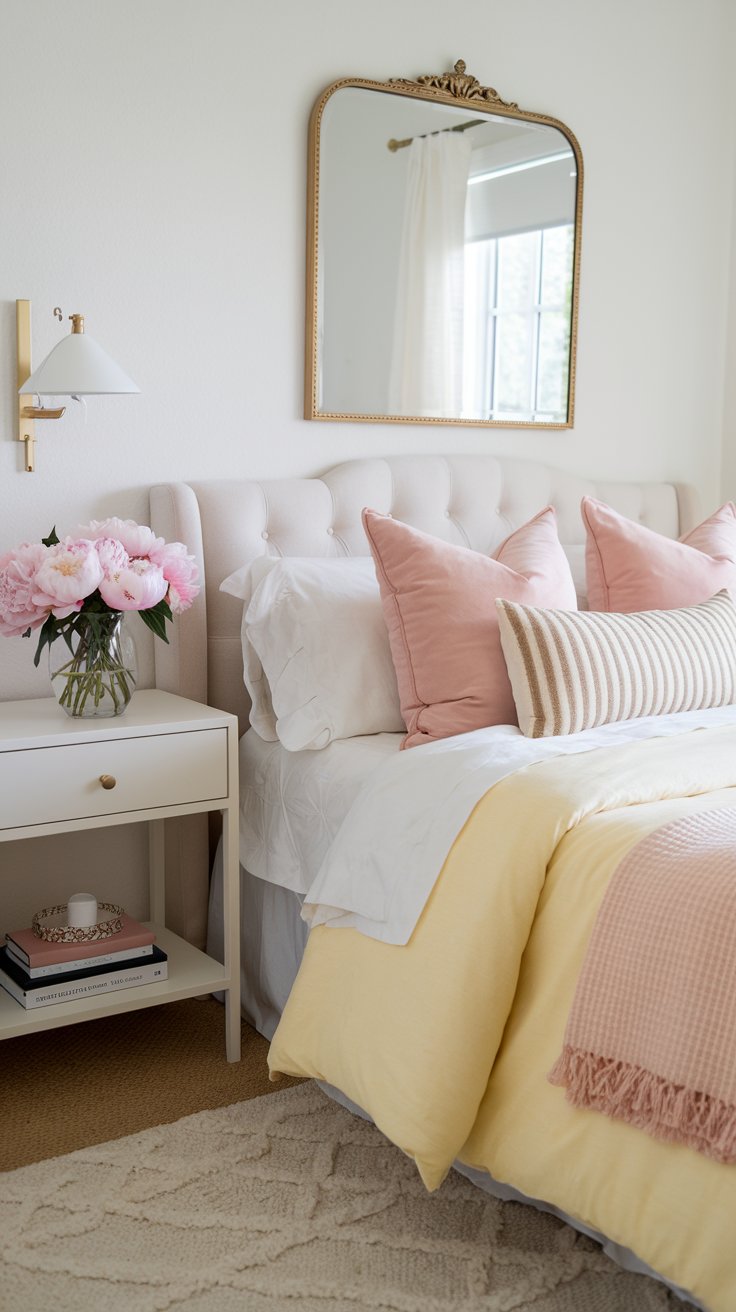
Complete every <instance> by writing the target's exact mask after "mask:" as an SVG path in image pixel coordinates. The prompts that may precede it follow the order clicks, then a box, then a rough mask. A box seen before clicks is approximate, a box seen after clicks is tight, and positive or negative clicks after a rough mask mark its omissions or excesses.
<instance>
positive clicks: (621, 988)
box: [548, 808, 736, 1162]
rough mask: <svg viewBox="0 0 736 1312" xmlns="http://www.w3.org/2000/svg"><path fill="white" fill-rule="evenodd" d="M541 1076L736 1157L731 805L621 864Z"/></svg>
mask: <svg viewBox="0 0 736 1312" xmlns="http://www.w3.org/2000/svg"><path fill="white" fill-rule="evenodd" d="M548 1078H549V1080H550V1081H551V1083H552V1084H559V1085H564V1086H565V1088H566V1097H567V1098H568V1100H569V1101H570V1102H571V1103H573V1104H574V1105H575V1106H576V1107H587V1108H590V1109H593V1110H595V1111H601V1112H605V1113H606V1114H607V1115H608V1116H613V1117H617V1118H619V1119H621V1120H625V1121H628V1122H629V1124H631V1125H636V1126H638V1127H639V1128H640V1129H642V1130H646V1131H647V1132H648V1133H649V1134H651V1135H653V1136H654V1137H655V1138H658V1139H666V1140H671V1141H674V1142H677V1143H683V1144H688V1145H689V1146H690V1147H691V1148H696V1149H697V1150H698V1151H699V1152H702V1153H705V1154H707V1156H709V1157H714V1158H716V1160H718V1161H720V1162H736V808H734V809H730V808H724V809H719V810H716V811H703V812H700V813H699V814H697V815H692V816H686V817H685V818H684V819H681V820H676V821H674V822H673V823H672V824H668V825H664V826H662V828H661V829H657V830H655V832H654V833H652V834H650V835H649V836H648V837H647V838H645V839H642V841H641V842H640V843H637V844H636V846H635V847H634V848H632V850H631V851H630V852H629V853H628V855H627V856H626V857H625V858H624V860H623V861H622V862H621V864H620V866H619V867H618V870H617V871H616V873H615V874H614V876H613V878H612V880H611V883H610V885H609V888H608V890H607V892H606V896H605V898H604V899H603V903H602V905H601V908H600V911H599V913H598V919H597V920H596V923H595V927H594V930H593V934H592V936H591V941H590V944H589V946H588V951H587V955H586V958H585V961H584V963H583V968H582V971H581V973H580V978H579V980H578V984H577V990H576V993H575V998H574V1001H573V1005H572V1010H571V1012H570V1017H569V1019H568V1023H567V1029H566V1031H565V1040H564V1046H563V1049H562V1053H561V1055H560V1057H559V1059H558V1061H557V1062H556V1063H555V1065H554V1067H553V1068H552V1070H551V1071H550V1073H549V1076H548Z"/></svg>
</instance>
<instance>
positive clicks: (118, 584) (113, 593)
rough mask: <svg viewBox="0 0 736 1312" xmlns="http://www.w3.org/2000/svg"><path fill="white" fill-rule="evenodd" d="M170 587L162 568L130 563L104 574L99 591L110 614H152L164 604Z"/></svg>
mask: <svg viewBox="0 0 736 1312" xmlns="http://www.w3.org/2000/svg"><path fill="white" fill-rule="evenodd" d="M168 586H169V585H168V583H167V582H166V579H165V578H164V576H163V572H162V570H161V568H160V566H159V565H154V564H153V562H152V561H150V560H130V561H128V564H127V565H123V566H122V567H121V568H119V569H114V570H112V571H111V572H110V573H109V574H107V573H105V574H103V577H102V579H101V581H100V584H99V589H100V596H101V597H102V600H103V601H104V602H105V604H106V605H108V606H109V607H110V609H111V610H150V608H151V607H152V606H156V605H158V603H159V601H163V598H164V597H165V596H166V591H167V588H168Z"/></svg>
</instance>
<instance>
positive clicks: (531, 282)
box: [307, 83, 582, 427]
mask: <svg viewBox="0 0 736 1312" xmlns="http://www.w3.org/2000/svg"><path fill="white" fill-rule="evenodd" d="M400 85H401V87H402V88H403V87H406V86H407V85H413V84H406V83H401V84H400ZM426 95H427V92H426V91H424V92H421V93H419V94H417V93H415V94H413V95H411V94H407V93H406V92H405V91H404V92H403V93H401V94H398V93H397V92H396V91H394V90H392V89H391V84H376V85H375V87H374V86H371V85H368V86H363V85H353V84H348V85H344V84H337V89H335V90H334V91H330V92H328V93H326V99H324V100H323V109H322V113H321V116H320V118H319V121H318V123H317V124H315V125H314V126H313V133H314V134H315V144H316V146H317V149H316V151H315V154H316V158H317V159H318V161H319V163H318V167H317V166H316V165H315V170H314V179H313V187H314V195H313V204H314V231H315V233H316V234H318V236H317V238H316V242H315V244H314V266H313V268H312V271H311V272H312V277H311V279H310V284H311V286H310V294H311V296H312V297H313V300H314V304H313V306H312V310H313V316H312V334H313V336H312V340H311V341H310V343H309V344H308V378H307V414H308V416H309V417H312V418H320V417H325V418H330V417H335V418H345V417H352V418H366V419H367V418H370V419H373V420H375V419H389V420H411V419H415V420H419V421H421V420H428V419H429V420H434V421H446V422H447V421H451V422H458V421H460V422H468V423H496V424H503V425H504V426H508V425H514V424H524V425H535V426H536V425H547V426H555V427H557V426H568V425H569V424H571V422H572V384H573V381H574V328H575V305H576V296H577V268H578V263H579V233H580V203H581V188H582V178H581V176H580V174H581V171H582V170H581V161H580V156H579V149H578V147H577V143H576V142H575V140H574V138H573V137H572V136H571V135H570V134H568V133H567V131H566V130H564V131H563V128H562V125H561V124H560V125H556V124H554V125H553V123H550V121H549V120H547V121H539V119H538V117H536V116H533V115H525V114H523V112H522V111H519V110H518V109H516V107H509V108H508V109H504V110H503V111H502V112H500V111H499V112H495V110H494V109H490V108H489V107H488V106H487V105H486V104H485V103H484V102H483V101H481V102H480V103H478V102H477V101H474V100H472V99H468V100H464V101H463V102H462V103H447V104H446V103H436V101H434V100H428V99H426V98H422V96H424V97H426ZM451 99H453V98H452V97H451ZM498 103H499V104H500V105H503V103H504V102H498ZM308 317H309V316H308Z"/></svg>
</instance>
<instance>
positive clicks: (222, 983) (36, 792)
mask: <svg viewBox="0 0 736 1312" xmlns="http://www.w3.org/2000/svg"><path fill="white" fill-rule="evenodd" d="M237 744H238V722H237V719H236V718H235V716H233V715H227V714H226V713H225V712H224V711H217V710H213V709H212V707H210V706H201V705H200V704H199V703H198V702H192V701H187V700H186V698H184V697H175V696H174V695H173V694H171V693H167V692H159V691H158V690H155V689H151V690H145V691H142V692H137V693H136V694H135V696H134V698H133V700H132V702H131V703H130V706H129V707H128V710H127V711H126V712H125V714H124V715H122V716H121V717H120V718H119V719H110V720H72V719H69V718H68V717H67V716H66V715H65V714H64V712H63V711H62V710H61V709H60V708H59V707H58V706H57V704H56V702H55V701H54V700H53V698H48V699H45V698H44V699H43V700H37V701H21V702H0V840H4V841H7V840H9V839H20V838H36V837H38V835H40V834H62V833H67V832H69V831H70V830H72V829H99V828H103V827H104V826H106V825H120V824H132V823H134V822H135V821H141V820H147V821H148V825H149V836H150V910H149V915H150V917H151V924H152V927H153V928H155V930H156V942H157V943H158V945H159V946H160V947H161V948H163V949H164V951H165V952H167V953H168V958H169V978H168V979H167V980H164V981H163V982H162V983H157V984H142V985H139V986H137V987H135V988H129V989H121V990H120V991H119V992H112V993H102V994H98V995H96V996H94V997H91V998H89V999H87V998H84V999H82V998H80V999H79V1000H77V1001H74V1002H64V1003H59V1004H55V1005H53V1006H47V1007H38V1008H35V1009H33V1010H29V1011H26V1010H25V1008H24V1007H22V1006H21V1005H20V1003H18V1002H16V1001H15V999H14V998H11V997H10V995H9V994H7V993H6V992H5V990H4V989H0V1039H7V1038H11V1037H12V1036H13V1035H16V1034H27V1033H30V1032H31V1031H33V1030H44V1029H50V1028H52V1027H54V1026H57V1025H70V1024H72V1023H73V1022H74V1021H81V1020H91V1019H93V1018H94V1017H98V1016H110V1015H113V1014H115V1013H117V1012H122V1011H132V1010H135V1009H136V1008H138V1007H151V1006H155V1005H156V1004H157V1003H160V1002H174V1001H176V999H178V998H191V997H194V996H196V995H197V994H201V993H211V992H215V991H217V992H220V991H222V992H224V993H225V1035H226V1048H227V1057H228V1061H239V1059H240V950H239V945H240V936H239V925H240V911H239V904H240V897H239V889H240V871H239V864H238V752H237ZM103 775H104V776H111V777H112V778H114V780H115V783H114V785H112V786H111V785H110V782H109V778H107V779H106V783H107V787H103V786H102V784H101V782H100V777H101V776H103ZM197 811H221V812H222V823H223V858H224V880H223V898H224V917H225V926H224V928H225V954H224V955H225V964H224V966H222V965H221V964H220V963H219V962H218V961H214V960H213V959H212V958H211V957H208V956H206V954H205V953H204V952H200V951H198V950H197V948H194V947H192V946H191V944H190V943H187V942H185V940H184V939H181V938H179V937H178V936H177V935H176V934H172V933H171V932H170V931H169V930H167V929H166V927H165V923H164V922H165V910H164V905H165V902H164V820H166V819H168V818H169V817H170V816H177V815H191V814H193V813H194V812H197ZM84 882H85V881H84V879H81V883H82V884H84ZM1 891H2V884H1V883H0V893H1ZM67 891H68V890H67ZM60 900H63V898H62V899H60ZM5 928H8V929H9V928H14V926H6V927H5Z"/></svg>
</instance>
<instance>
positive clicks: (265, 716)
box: [220, 556, 281, 743]
mask: <svg viewBox="0 0 736 1312" xmlns="http://www.w3.org/2000/svg"><path fill="white" fill-rule="evenodd" d="M280 559H281V558H280V556H258V557H256V559H255V560H253V561H251V563H250V565H243V566H242V568H241V569H236V571H235V573H234V574H229V575H228V577H227V578H226V579H224V580H223V582H222V583H221V584H220V592H227V593H229V594H230V596H231V597H238V598H239V599H240V600H241V601H242V602H244V603H245V604H244V606H243V621H242V624H241V626H240V640H241V643H242V645H243V682H244V684H245V686H246V688H247V690H248V696H249V697H250V702H251V706H250V717H249V718H250V722H251V724H252V726H253V728H254V729H255V731H256V733H257V734H258V736H259V738H263V739H265V741H266V742H267V743H275V742H278V737H279V736H278V734H277V732H276V716H275V715H274V710H273V703H272V701H271V689H270V688H269V686H268V679H267V678H266V676H265V674H264V672H263V666H262V665H261V662H260V658H259V657H258V655H257V653H256V651H255V649H254V648H253V647H252V646H251V644H250V642H249V641H248V625H247V622H246V616H247V614H248V606H249V604H250V600H251V597H252V596H253V593H254V592H255V590H256V588H257V587H258V584H259V583H260V581H261V579H262V578H264V577H265V575H266V574H268V572H269V571H270V570H271V569H273V568H274V566H275V565H278V563H279V561H280Z"/></svg>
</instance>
